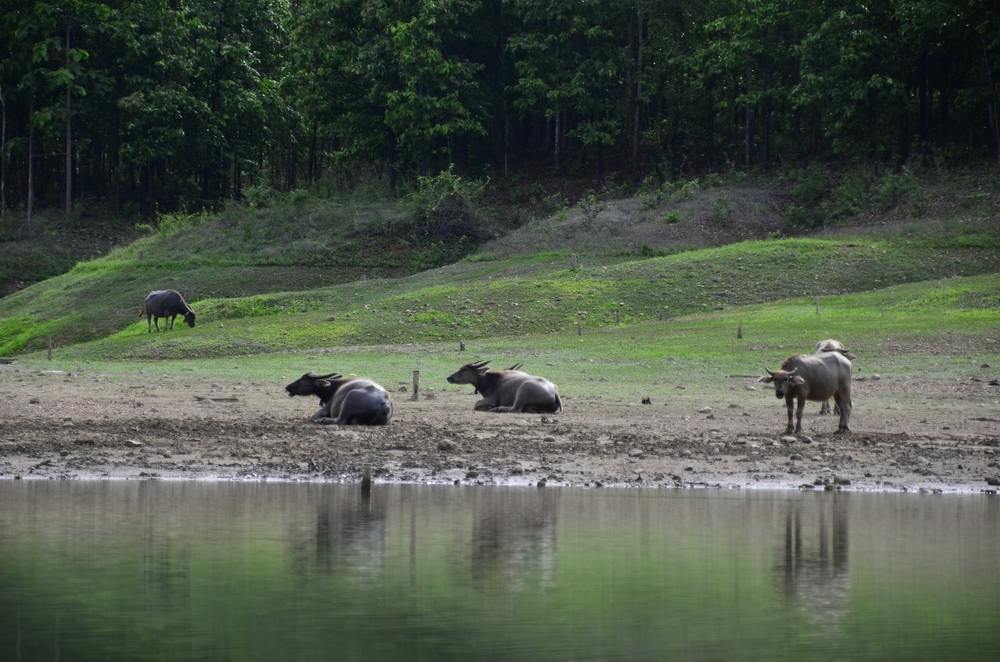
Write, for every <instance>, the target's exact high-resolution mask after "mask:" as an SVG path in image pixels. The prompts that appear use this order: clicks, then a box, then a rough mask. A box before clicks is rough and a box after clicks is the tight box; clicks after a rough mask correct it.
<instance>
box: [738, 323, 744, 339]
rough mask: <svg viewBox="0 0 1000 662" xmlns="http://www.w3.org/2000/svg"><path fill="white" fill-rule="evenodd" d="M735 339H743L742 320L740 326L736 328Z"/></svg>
mask: <svg viewBox="0 0 1000 662" xmlns="http://www.w3.org/2000/svg"><path fill="white" fill-rule="evenodd" d="M736 339H737V340H743V322H740V326H739V328H738V329H736Z"/></svg>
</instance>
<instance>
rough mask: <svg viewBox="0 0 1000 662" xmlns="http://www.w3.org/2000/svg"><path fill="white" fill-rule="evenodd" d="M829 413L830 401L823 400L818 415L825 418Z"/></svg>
mask: <svg viewBox="0 0 1000 662" xmlns="http://www.w3.org/2000/svg"><path fill="white" fill-rule="evenodd" d="M829 413H830V401H829V400H824V401H823V404H822V405H821V406H820V408H819V415H820V416H826V415H827V414H829Z"/></svg>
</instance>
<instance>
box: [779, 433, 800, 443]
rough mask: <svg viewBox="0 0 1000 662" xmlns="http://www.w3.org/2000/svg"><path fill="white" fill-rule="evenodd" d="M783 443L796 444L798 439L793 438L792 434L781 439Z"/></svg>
mask: <svg viewBox="0 0 1000 662" xmlns="http://www.w3.org/2000/svg"><path fill="white" fill-rule="evenodd" d="M781 441H783V442H785V443H786V444H794V443H795V442H796V441H798V438H796V437H793V436H792V435H790V434H786V435H783V436H782V437H781Z"/></svg>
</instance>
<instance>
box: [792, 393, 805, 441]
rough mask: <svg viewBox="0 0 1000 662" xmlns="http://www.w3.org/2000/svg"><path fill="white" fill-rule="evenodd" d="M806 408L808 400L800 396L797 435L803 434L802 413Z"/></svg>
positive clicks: (796, 420) (796, 424)
mask: <svg viewBox="0 0 1000 662" xmlns="http://www.w3.org/2000/svg"><path fill="white" fill-rule="evenodd" d="M805 408H806V399H805V397H803V396H801V395H800V396H799V404H798V406H797V407H796V408H795V434H802V412H803V411H804V410H805Z"/></svg>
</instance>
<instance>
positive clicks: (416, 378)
mask: <svg viewBox="0 0 1000 662" xmlns="http://www.w3.org/2000/svg"><path fill="white" fill-rule="evenodd" d="M419 399H420V371H419V370H414V371H413V395H411V396H410V400H419Z"/></svg>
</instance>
